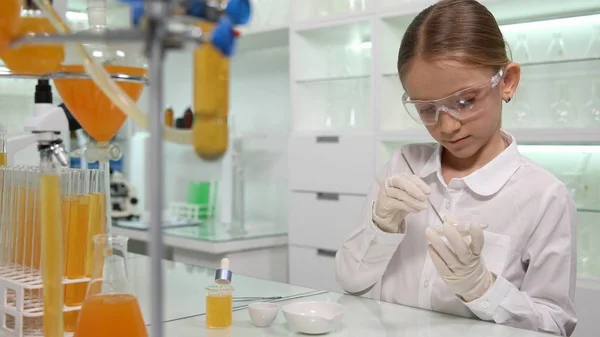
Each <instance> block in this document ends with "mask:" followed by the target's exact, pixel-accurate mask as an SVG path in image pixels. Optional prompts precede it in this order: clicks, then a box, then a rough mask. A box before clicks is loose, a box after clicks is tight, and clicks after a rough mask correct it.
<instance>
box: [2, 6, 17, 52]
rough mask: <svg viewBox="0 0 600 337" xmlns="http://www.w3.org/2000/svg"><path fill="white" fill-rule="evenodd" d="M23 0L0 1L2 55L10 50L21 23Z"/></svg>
mask: <svg viewBox="0 0 600 337" xmlns="http://www.w3.org/2000/svg"><path fill="white" fill-rule="evenodd" d="M21 6H22V3H21V0H1V1H0V55H2V53H3V52H4V51H5V50H6V49H7V48H8V46H9V44H10V42H11V41H12V40H14V37H15V35H16V33H17V30H18V29H19V22H21Z"/></svg>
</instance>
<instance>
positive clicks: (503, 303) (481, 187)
mask: <svg viewBox="0 0 600 337" xmlns="http://www.w3.org/2000/svg"><path fill="white" fill-rule="evenodd" d="M503 136H504V137H505V138H506V139H507V140H508V141H509V142H511V144H510V145H509V146H508V147H507V148H506V149H505V150H504V152H502V153H501V154H500V155H499V156H497V157H496V158H495V159H494V160H492V161H491V162H490V163H488V164H487V165H485V166H484V167H482V168H480V169H478V170H477V171H475V172H473V173H472V174H470V175H468V176H466V177H464V178H461V179H453V180H452V181H451V182H450V183H449V184H447V185H446V184H445V183H444V180H443V179H442V176H441V164H440V153H441V151H440V149H441V147H440V146H439V145H438V144H412V145H407V146H404V147H403V151H404V153H405V155H406V157H407V159H408V161H409V162H410V163H411V166H412V167H413V169H414V170H415V173H416V174H417V175H419V176H420V177H421V178H422V179H423V180H424V181H425V182H426V183H427V184H428V185H429V186H430V187H431V190H432V193H431V195H430V196H429V198H430V200H431V202H432V203H433V205H434V206H435V207H436V208H437V210H438V211H439V212H440V215H441V216H442V217H444V216H454V217H455V218H458V219H460V218H464V217H465V214H470V215H471V217H473V216H474V217H476V218H478V219H480V220H481V221H482V222H485V223H487V224H488V225H489V226H488V228H487V229H486V230H485V231H484V236H485V243H484V248H483V252H482V256H483V259H484V261H485V263H486V265H487V267H488V269H489V270H490V271H491V272H493V273H495V274H496V275H497V280H496V281H495V282H494V284H493V285H492V286H491V287H490V288H489V290H488V291H487V292H486V293H485V294H484V295H483V296H482V297H481V298H479V299H476V300H474V301H472V302H469V303H465V302H462V301H461V300H460V299H459V298H458V297H457V296H456V295H455V294H454V293H452V291H451V290H450V288H448V287H447V286H446V284H445V283H444V281H443V280H442V279H441V278H440V276H439V275H438V273H437V270H436V269H435V267H434V265H433V263H432V261H431V259H430V257H429V254H428V253H427V242H426V239H425V229H426V228H427V227H428V226H432V225H440V221H439V219H438V218H437V217H436V216H435V213H434V212H433V211H432V210H430V209H428V210H426V211H424V212H421V213H418V214H410V215H408V216H407V218H406V219H405V221H406V233H405V234H390V233H385V232H383V231H381V230H380V229H379V228H378V227H377V226H376V225H375V224H374V223H373V221H372V208H373V204H374V202H375V200H376V198H377V196H378V192H379V189H380V188H381V185H382V184H383V182H384V181H385V180H386V178H387V177H390V176H392V175H394V174H398V173H401V172H410V171H409V169H408V167H407V165H406V164H405V162H404V160H403V159H402V156H401V154H400V149H398V150H396V151H395V152H394V153H393V155H392V157H391V159H390V161H389V162H388V163H387V165H386V166H385V167H384V168H383V169H382V171H381V172H380V173H379V175H378V176H377V180H376V182H375V183H374V185H373V187H372V189H371V191H370V193H369V195H368V197H367V202H366V205H365V207H364V209H363V212H362V215H361V218H360V220H359V224H358V226H357V228H356V229H355V230H354V231H353V232H352V233H351V234H350V235H349V237H348V239H347V240H346V242H345V243H344V244H343V246H342V248H341V249H340V250H339V251H338V253H337V255H336V277H337V280H338V282H339V283H340V285H341V287H342V288H343V289H344V290H345V291H347V292H349V293H361V292H363V291H364V290H365V289H368V288H370V287H371V286H373V285H374V284H376V285H377V286H378V287H380V289H381V294H380V299H381V300H382V301H385V302H393V303H399V304H403V305H408V306H415V307H419V308H424V309H429V310H434V311H440V312H445V313H449V314H454V315H459V316H464V317H475V316H477V317H479V318H480V319H482V320H487V321H493V322H496V323H500V324H506V325H510V326H514V327H520V328H524V329H530V330H537V331H542V332H550V333H555V334H562V335H570V334H571V333H572V332H573V330H574V328H575V325H576V323H577V319H576V317H575V310H574V306H573V298H574V295H575V282H576V265H577V261H576V253H577V251H576V214H577V210H576V208H575V204H574V202H573V199H572V197H571V195H570V194H569V192H568V190H567V188H566V186H565V185H564V184H563V183H562V182H561V181H559V180H558V179H556V178H555V177H554V176H552V175H551V174H550V173H548V172H547V171H545V170H544V169H542V168H541V167H539V166H538V165H537V164H535V163H534V162H532V161H531V160H529V159H528V158H526V157H524V156H523V155H521V154H520V152H519V150H518V148H517V143H516V141H515V139H514V137H512V136H511V135H509V134H507V133H503Z"/></svg>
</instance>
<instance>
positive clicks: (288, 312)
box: [283, 301, 346, 335]
mask: <svg viewBox="0 0 600 337" xmlns="http://www.w3.org/2000/svg"><path fill="white" fill-rule="evenodd" d="M345 311H346V309H345V308H344V306H343V305H341V304H339V303H334V302H320V301H309V302H296V303H291V304H288V305H285V306H284V307H283V315H284V316H285V319H286V320H287V321H288V323H289V324H290V327H291V328H292V329H293V330H295V331H297V332H301V333H305V334H313V335H316V334H324V333H328V332H330V331H333V330H335V329H336V328H337V327H338V326H339V324H340V323H341V321H342V317H343V316H344V312H345Z"/></svg>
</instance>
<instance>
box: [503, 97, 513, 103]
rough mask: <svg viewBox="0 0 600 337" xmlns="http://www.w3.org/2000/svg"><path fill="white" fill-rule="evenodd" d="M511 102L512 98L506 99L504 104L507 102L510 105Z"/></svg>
mask: <svg viewBox="0 0 600 337" xmlns="http://www.w3.org/2000/svg"><path fill="white" fill-rule="evenodd" d="M510 100H512V97H508V98H505V99H504V102H505V103H509V102H510Z"/></svg>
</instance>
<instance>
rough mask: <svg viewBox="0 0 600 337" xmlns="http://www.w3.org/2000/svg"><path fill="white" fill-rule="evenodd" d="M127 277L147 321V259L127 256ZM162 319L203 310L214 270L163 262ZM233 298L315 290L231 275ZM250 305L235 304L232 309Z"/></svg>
mask: <svg viewBox="0 0 600 337" xmlns="http://www.w3.org/2000/svg"><path fill="white" fill-rule="evenodd" d="M127 260H128V266H127V270H128V274H129V278H130V281H131V285H132V288H133V291H134V292H135V294H136V295H137V296H138V299H139V302H140V307H141V308H142V313H143V314H144V319H145V320H146V322H150V314H151V312H150V302H151V296H150V294H151V291H150V281H149V279H148V277H149V275H150V258H149V257H146V256H141V255H136V254H128V259H127ZM163 266H164V289H165V291H164V311H163V314H164V320H165V321H172V320H177V319H182V318H186V317H192V316H196V315H202V314H204V313H205V312H206V311H205V304H206V303H205V302H206V298H205V287H206V286H208V285H211V284H214V280H215V270H214V269H209V268H203V267H196V266H190V265H185V264H182V263H176V262H170V261H164V262H163ZM233 286H234V288H235V294H234V298H238V297H257V296H259V297H284V298H286V297H296V296H304V295H309V294H314V293H317V291H315V290H314V289H308V288H304V287H298V286H291V285H288V284H284V283H279V282H273V281H267V280H261V279H257V278H253V277H247V276H243V275H234V276H233ZM247 303H250V302H247V301H246V302H235V303H234V307H239V306H242V307H243V306H244V305H246V304H247Z"/></svg>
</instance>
